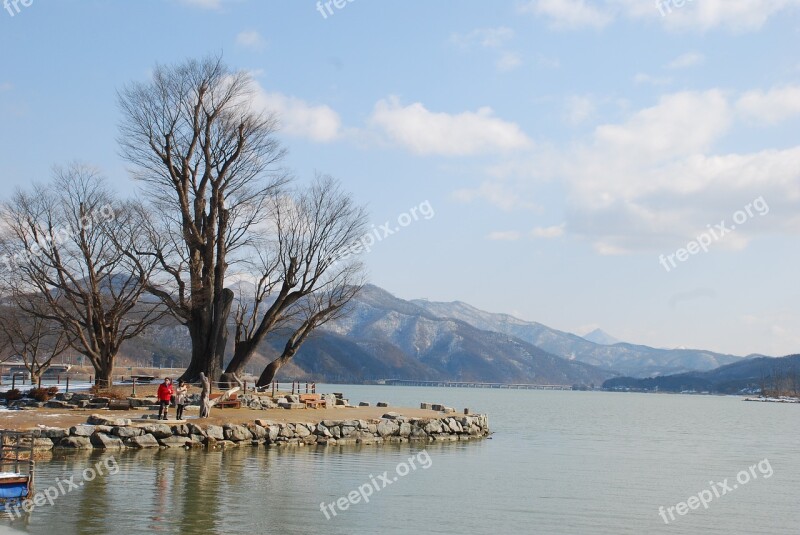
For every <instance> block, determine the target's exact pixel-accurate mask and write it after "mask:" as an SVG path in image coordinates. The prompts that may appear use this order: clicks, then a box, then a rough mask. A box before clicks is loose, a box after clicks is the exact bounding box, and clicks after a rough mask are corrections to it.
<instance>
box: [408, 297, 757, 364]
mask: <svg viewBox="0 0 800 535" xmlns="http://www.w3.org/2000/svg"><path fill="white" fill-rule="evenodd" d="M412 303H414V304H416V305H418V306H419V307H421V308H423V309H425V310H426V311H428V312H430V313H431V314H434V315H436V316H438V317H441V318H453V319H458V320H461V321H465V322H467V323H469V324H470V325H472V326H473V327H476V328H478V329H483V330H487V331H495V332H501V333H505V334H508V335H510V336H514V337H516V338H519V339H520V340H524V341H526V342H528V343H530V344H533V345H535V346H537V347H540V348H542V349H543V350H545V351H547V352H549V353H552V354H554V355H558V356H560V357H563V358H566V359H568V360H578V361H581V362H585V363H587V364H592V365H594V366H598V367H601V368H605V369H611V370H614V371H617V372H619V373H620V374H622V375H627V376H632V377H650V376H653V375H667V374H673V373H680V372H688V371H694V370H701V371H705V370H712V369H714V368H717V367H719V366H722V365H725V364H730V363H733V362H738V361H739V360H741V359H742V357H738V356H736V355H725V354H721V353H714V352H713V351H704V350H701V349H659V348H653V347H649V346H643V345H635V344H628V343H617V344H614V345H602V344H598V343H595V342H592V341H590V340H587V339H585V338H582V337H580V336H578V335H576V334H572V333H567V332H564V331H559V330H557V329H552V328H550V327H548V326H546V325H542V324H541V323H536V322H531V321H524V320H521V319H519V318H515V317H514V316H510V315H508V314H496V313H492V312H485V311H483V310H479V309H477V308H475V307H473V306H471V305H468V304H466V303H462V302H460V301H455V302H452V303H437V302H433V301H427V300H422V299H420V300H414V301H412Z"/></svg>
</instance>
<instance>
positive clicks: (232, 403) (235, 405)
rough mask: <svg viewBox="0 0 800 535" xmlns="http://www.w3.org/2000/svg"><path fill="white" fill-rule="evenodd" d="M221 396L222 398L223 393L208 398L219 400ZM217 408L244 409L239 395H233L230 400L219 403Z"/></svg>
mask: <svg viewBox="0 0 800 535" xmlns="http://www.w3.org/2000/svg"><path fill="white" fill-rule="evenodd" d="M221 396H222V394H221V393H219V394H211V395H209V396H208V399H217V398H219V397H221ZM215 407H219V408H220V409H224V408H230V409H241V408H242V402H241V401H239V396H238V395H237V394H231V396H230V397H229V398H228V399H226V400H224V401H219V402H217V404H216V405H215Z"/></svg>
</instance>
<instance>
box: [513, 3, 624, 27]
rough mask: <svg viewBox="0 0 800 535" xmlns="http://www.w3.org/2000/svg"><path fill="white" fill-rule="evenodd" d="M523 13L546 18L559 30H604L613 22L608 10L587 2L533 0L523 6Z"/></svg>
mask: <svg viewBox="0 0 800 535" xmlns="http://www.w3.org/2000/svg"><path fill="white" fill-rule="evenodd" d="M522 11H524V12H529V13H535V14H536V15H539V16H543V17H546V18H548V19H549V20H550V22H551V25H552V26H553V27H555V28H559V29H567V28H569V29H571V28H585V27H591V28H603V27H604V26H606V25H608V24H609V23H610V22H611V21H612V20H613V16H612V15H611V13H609V12H608V11H607V10H605V9H602V7H600V8H599V7H597V6H595V5H591V4H590V3H588V2H586V1H585V0H531V1H529V2H527V3H526V4H524V5H523V6H522Z"/></svg>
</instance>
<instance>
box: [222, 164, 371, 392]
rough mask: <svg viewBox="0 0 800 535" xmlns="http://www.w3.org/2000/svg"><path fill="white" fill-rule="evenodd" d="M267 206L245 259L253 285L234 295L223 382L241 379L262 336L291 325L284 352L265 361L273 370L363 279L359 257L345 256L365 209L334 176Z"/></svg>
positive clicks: (360, 233) (362, 225)
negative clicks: (252, 253) (249, 259)
mask: <svg viewBox="0 0 800 535" xmlns="http://www.w3.org/2000/svg"><path fill="white" fill-rule="evenodd" d="M270 213H271V219H270V223H271V224H270V225H269V227H268V230H267V232H266V233H265V235H264V238H263V239H262V240H260V242H259V246H258V247H256V253H257V256H256V262H253V263H249V264H247V268H248V269H250V273H257V281H256V283H255V284H254V286H253V292H252V294H251V295H242V294H240V295H239V299H238V300H237V308H236V312H235V314H234V320H235V323H236V336H235V340H234V354H233V358H232V359H231V361H230V363H229V364H228V366H227V368H226V370H225V376H224V377H223V379H224V380H225V381H227V382H228V384H232V383H238V382H240V381H239V378H238V376H239V375H240V374H241V372H242V370H243V369H244V367H245V366H246V365H247V363H248V362H249V361H250V359H251V358H252V357H253V355H254V354H255V352H256V350H257V348H258V347H259V345H260V344H261V343H262V342H263V341H264V339H265V338H266V337H267V335H269V334H270V333H271V332H273V331H274V330H275V329H276V328H279V327H281V326H284V325H293V328H292V329H290V332H291V335H290V336H289V339H288V341H287V343H286V348H285V350H284V352H283V354H282V355H281V358H279V359H278V360H277V361H275V362H273V363H272V364H270V367H268V368H269V369H270V370H272V373H271V375H272V376H274V373H275V372H277V370H278V369H280V367H281V366H282V365H283V364H285V363H286V362H288V360H289V359H291V357H292V356H293V355H294V354H295V353H296V351H297V349H299V347H300V345H302V343H303V342H304V341H305V340H306V338H307V337H308V335H309V334H310V333H311V331H313V330H314V329H315V328H316V327H317V326H319V325H321V324H322V323H325V322H326V321H328V320H329V318H331V317H333V316H334V315H336V314H337V312H339V311H340V309H341V307H343V306H344V305H345V304H346V303H347V302H348V301H349V300H350V299H351V298H352V297H353V296H354V295H355V294H356V293H357V292H358V290H359V289H360V288H361V285H362V282H363V281H362V276H361V270H362V265H361V263H360V262H357V261H355V260H353V259H352V258H345V257H346V256H350V253H351V252H354V249H355V248H356V247H357V246H358V243H359V241H358V240H359V239H360V238H361V237H362V236H363V235H364V232H365V228H366V213H365V210H364V209H363V207H360V206H358V205H356V204H355V203H354V201H353V199H352V198H351V196H350V195H349V194H347V193H346V192H344V191H343V190H342V188H341V187H340V185H339V184H338V182H337V181H335V180H334V179H332V178H331V177H328V176H318V177H317V178H316V180H315V181H314V182H313V183H312V184H311V186H309V187H308V188H306V189H303V190H300V191H297V192H295V193H294V194H293V195H290V196H285V197H280V198H276V199H275V200H274V203H273V205H272V207H271V211H270ZM240 287H241V286H240ZM242 293H243V292H242ZM269 375H270V374H269V373H267V374H266V375H263V374H262V377H267V376H269ZM265 380H266V379H265ZM271 380H272V379H271V377H270V378H269V381H271Z"/></svg>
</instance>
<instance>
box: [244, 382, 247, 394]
mask: <svg viewBox="0 0 800 535" xmlns="http://www.w3.org/2000/svg"><path fill="white" fill-rule="evenodd" d="M244 394H247V380H245V382H244Z"/></svg>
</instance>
